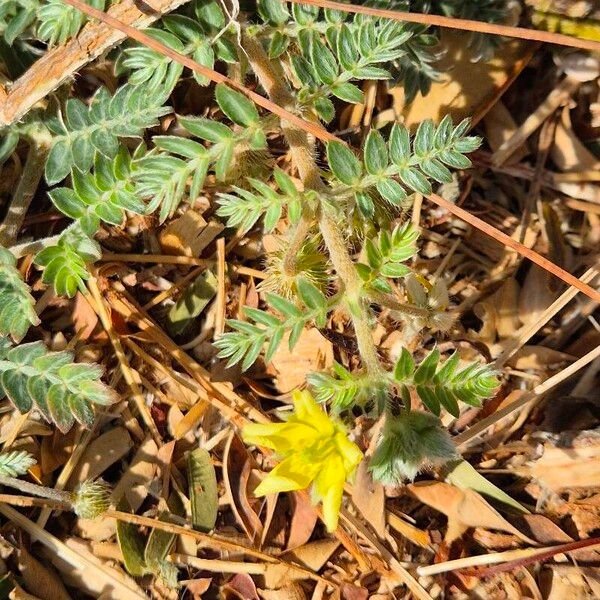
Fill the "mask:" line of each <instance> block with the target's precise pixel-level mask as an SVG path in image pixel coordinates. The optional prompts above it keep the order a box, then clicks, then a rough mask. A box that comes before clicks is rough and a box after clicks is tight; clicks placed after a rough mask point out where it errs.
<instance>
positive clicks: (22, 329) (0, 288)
mask: <svg viewBox="0 0 600 600" xmlns="http://www.w3.org/2000/svg"><path fill="white" fill-rule="evenodd" d="M16 264H17V261H16V259H15V257H14V256H13V255H12V254H11V253H10V252H9V251H8V250H6V249H5V248H2V247H1V246H0V298H2V306H1V308H0V335H3V336H6V335H10V336H11V337H12V338H13V339H14V340H15V341H17V342H19V341H21V339H22V338H23V337H24V336H25V334H26V333H27V330H28V329H29V327H30V326H31V325H37V324H38V323H39V322H40V320H39V319H38V316H37V314H36V312H35V308H34V305H35V301H34V300H33V298H32V297H31V294H30V293H29V287H28V286H27V284H25V283H24V282H23V279H22V277H21V273H19V271H18V270H17V269H16V267H15V265H16Z"/></svg>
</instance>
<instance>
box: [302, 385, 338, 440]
mask: <svg viewBox="0 0 600 600" xmlns="http://www.w3.org/2000/svg"><path fill="white" fill-rule="evenodd" d="M292 399H293V401H294V409H295V410H294V416H293V420H294V421H299V422H302V423H305V424H307V425H309V426H311V427H312V428H314V429H315V430H316V431H318V432H319V434H320V435H332V434H333V432H334V431H335V426H334V424H333V422H332V420H331V419H330V418H329V416H328V415H327V413H326V412H325V411H324V410H323V409H322V408H321V406H320V405H319V404H317V402H315V399H314V398H313V397H312V395H311V393H310V392H307V391H306V390H304V391H302V392H298V391H296V392H294V394H293V395H292Z"/></svg>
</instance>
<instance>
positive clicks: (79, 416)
mask: <svg viewBox="0 0 600 600" xmlns="http://www.w3.org/2000/svg"><path fill="white" fill-rule="evenodd" d="M101 375H102V369H101V368H100V367H99V366H98V365H95V364H88V363H74V362H73V354H72V353H71V352H66V351H63V352H50V351H49V350H48V349H47V348H46V346H45V345H44V344H43V343H42V342H32V343H30V344H21V345H20V346H17V347H11V345H10V343H9V342H8V340H6V338H0V392H1V393H2V394H3V395H5V396H6V397H7V398H8V399H9V400H10V401H11V402H12V403H13V404H14V405H15V407H16V408H17V409H18V410H19V412H21V413H26V412H28V411H29V410H31V409H32V408H37V409H38V410H39V411H40V412H41V414H42V415H43V416H44V418H45V419H46V420H48V421H50V422H53V423H55V424H56V426H57V427H58V428H59V429H60V430H61V431H62V432H63V433H66V432H67V431H68V430H69V429H70V428H71V426H72V425H73V423H74V422H75V421H77V422H79V423H81V424H82V425H85V426H87V427H89V426H91V425H92V423H93V421H94V407H95V406H108V405H110V404H113V403H114V402H115V401H116V399H117V398H116V394H115V393H114V392H113V390H111V389H110V388H109V387H108V386H106V385H104V384H103V383H102V382H101V381H100V377H101Z"/></svg>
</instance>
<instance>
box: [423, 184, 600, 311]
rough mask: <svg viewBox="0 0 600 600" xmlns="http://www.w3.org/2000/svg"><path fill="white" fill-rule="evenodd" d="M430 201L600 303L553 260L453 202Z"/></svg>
mask: <svg viewBox="0 0 600 600" xmlns="http://www.w3.org/2000/svg"><path fill="white" fill-rule="evenodd" d="M428 198H429V200H431V201H432V202H433V203H435V204H437V205H438V206H441V207H442V208H445V209H446V210H447V211H449V212H451V213H452V214H454V215H456V216H457V217H458V218H459V219H462V220H463V221H466V222H467V223H469V225H473V227H476V228H477V229H479V230H481V231H483V233H485V234H487V235H489V236H490V237H492V238H494V239H495V240H497V241H498V242H500V243H501V244H504V245H505V246H508V247H509V248H512V249H513V250H514V251H515V252H518V253H519V254H520V255H521V256H524V257H525V258H528V259H529V260H530V261H532V262H534V263H535V264H536V265H539V266H540V267H542V269H545V270H546V271H548V272H549V273H552V274H553V275H555V276H556V277H558V278H559V279H562V280H563V281H564V282H566V283H568V284H569V285H572V286H573V287H574V288H577V289H578V290H579V291H580V292H583V293H584V294H585V295H586V296H589V297H590V298H591V299H592V300H595V301H596V302H600V292H598V291H597V290H595V289H594V288H593V287H591V286H589V285H588V284H587V283H583V281H581V280H580V279H577V277H575V276H574V275H571V273H569V272H568V271H565V270H564V269H562V268H561V267H559V266H558V265H555V264H554V263H553V262H552V261H551V260H548V259H547V258H544V257H543V256H542V255H541V254H538V253H537V252H535V251H534V250H531V249H530V248H527V246H524V245H523V244H520V243H519V242H517V241H515V240H513V239H512V238H511V237H510V236H508V235H506V233H504V232H502V231H500V230H499V229H496V228H495V227H493V226H492V225H490V224H489V223H486V222H485V221H482V220H481V219H480V218H479V217H476V216H475V215H472V214H471V213H470V212H467V211H466V210H465V209H464V208H461V207H460V206H456V204H453V203H452V202H449V201H448V200H446V199H444V198H442V197H441V196H438V195H437V194H431V195H430V196H428Z"/></svg>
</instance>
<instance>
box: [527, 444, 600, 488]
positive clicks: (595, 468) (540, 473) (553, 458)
mask: <svg viewBox="0 0 600 600" xmlns="http://www.w3.org/2000/svg"><path fill="white" fill-rule="evenodd" d="M531 474H532V476H533V477H534V478H535V479H537V480H538V481H539V482H540V483H541V484H542V485H543V486H545V487H547V488H550V489H551V490H553V491H555V492H558V491H560V490H565V489H568V488H586V487H597V486H598V482H600V444H598V445H590V446H587V447H582V448H553V447H550V446H546V447H545V448H544V454H543V456H542V457H541V458H540V459H539V460H537V461H536V462H535V463H534V465H533V466H532V468H531Z"/></svg>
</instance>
